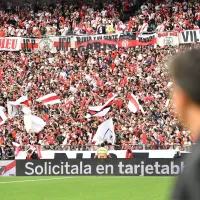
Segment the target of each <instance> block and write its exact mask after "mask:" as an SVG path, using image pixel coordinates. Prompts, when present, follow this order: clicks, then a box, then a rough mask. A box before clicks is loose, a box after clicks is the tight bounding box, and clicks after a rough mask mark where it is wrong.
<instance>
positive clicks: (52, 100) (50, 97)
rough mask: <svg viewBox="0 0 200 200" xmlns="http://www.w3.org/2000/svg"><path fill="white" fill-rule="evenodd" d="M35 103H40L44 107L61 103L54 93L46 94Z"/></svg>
mask: <svg viewBox="0 0 200 200" xmlns="http://www.w3.org/2000/svg"><path fill="white" fill-rule="evenodd" d="M36 101H39V102H42V103H44V104H45V105H48V104H50V105H52V104H56V103H61V101H60V99H59V96H58V95H57V94H55V93H51V94H47V95H45V96H43V97H40V98H39V99H37V100H36Z"/></svg>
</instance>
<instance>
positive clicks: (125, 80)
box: [124, 76, 128, 85]
mask: <svg viewBox="0 0 200 200" xmlns="http://www.w3.org/2000/svg"><path fill="white" fill-rule="evenodd" d="M127 83H128V77H127V76H125V77H124V85H126V84H127Z"/></svg>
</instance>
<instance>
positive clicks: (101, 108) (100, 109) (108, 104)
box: [88, 95, 115, 112]
mask: <svg viewBox="0 0 200 200" xmlns="http://www.w3.org/2000/svg"><path fill="white" fill-rule="evenodd" d="M114 99H115V95H113V96H112V97H111V98H109V99H108V100H107V101H106V103H104V105H102V106H89V107H88V109H89V110H92V111H97V112H99V111H102V110H103V109H104V108H106V107H108V106H111V105H112V103H113V100H114Z"/></svg>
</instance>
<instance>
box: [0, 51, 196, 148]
mask: <svg viewBox="0 0 200 200" xmlns="http://www.w3.org/2000/svg"><path fill="white" fill-rule="evenodd" d="M185 49H186V47H166V48H159V47H158V48H157V49H153V48H151V47H149V48H142V49H141V48H138V49H134V48H133V49H126V50H125V49H119V50H115V51H113V50H111V49H107V50H106V51H103V50H101V51H85V52H84V57H85V59H84V60H81V59H80V58H79V56H78V54H77V52H76V51H72V52H65V53H57V54H51V53H43V54H24V53H23V52H21V53H14V52H1V55H0V66H1V68H2V73H1V79H0V83H1V88H0V106H4V107H5V108H6V103H7V101H8V100H9V101H13V100H16V99H18V98H19V97H21V96H23V95H24V94H27V95H28V98H29V99H30V101H31V109H32V111H33V114H35V115H37V116H38V117H41V118H43V119H44V120H45V121H46V122H47V125H46V126H45V128H44V129H43V130H42V131H41V132H40V133H38V134H34V133H31V134H28V133H26V131H25V128H24V122H23V117H22V116H20V117H18V118H14V119H9V120H8V121H6V123H5V124H4V125H2V126H1V127H0V145H5V146H10V145H11V146H12V142H13V141H14V142H17V143H19V144H20V145H21V146H22V147H23V148H25V149H26V148H28V146H29V145H31V144H33V143H38V141H40V143H41V145H42V149H70V150H77V149H83V150H86V149H92V147H93V145H94V143H93V142H92V138H93V136H94V134H95V133H96V130H97V128H98V125H100V124H101V123H102V122H103V121H104V120H106V119H108V118H110V117H112V118H113V121H114V126H115V133H116V146H115V147H113V148H115V149H123V145H124V144H125V143H127V142H128V143H129V144H130V145H131V146H132V147H133V149H142V148H143V143H142V142H143V140H142V136H143V133H146V134H147V144H146V149H173V148H175V147H176V146H180V147H181V148H182V149H184V148H187V147H190V146H191V144H192V142H193V139H194V138H193V137H192V134H191V133H190V132H189V131H186V130H185V129H184V127H182V126H181V124H180V123H179V121H178V120H177V116H176V114H175V113H174V111H173V106H172V105H173V104H171V103H169V105H166V103H167V100H168V99H169V98H170V90H171V89H172V84H171V80H170V77H169V75H168V70H167V64H166V61H168V60H169V59H170V57H171V56H173V55H174V54H175V53H177V52H181V51H184V50H185ZM25 59H26V60H28V62H27V63H26V64H25V63H24V62H23V60H25ZM19 60H22V62H19ZM124 77H126V83H124V82H123V81H124V80H125V78H124ZM123 83H124V84H123ZM52 92H55V93H57V94H58V95H59V96H60V98H61V101H62V103H61V104H55V105H50V106H45V105H43V104H41V103H38V102H37V101H36V99H37V98H38V97H40V96H43V95H46V94H49V93H52ZM109 93H114V94H116V95H117V100H118V102H120V103H116V104H112V109H111V111H110V112H109V113H108V114H107V115H106V116H105V117H94V118H91V119H86V117H85V116H86V114H87V112H88V106H95V105H101V104H103V103H104V102H105V101H106V100H107V99H108V96H109ZM129 93H133V94H134V95H136V96H137V98H138V99H139V102H140V104H141V106H142V107H143V109H144V113H142V112H141V111H139V112H138V113H136V114H134V113H132V112H130V110H129V109H128V107H127V105H128V100H127V95H128V94H129ZM70 99H71V100H72V103H69V100H70Z"/></svg>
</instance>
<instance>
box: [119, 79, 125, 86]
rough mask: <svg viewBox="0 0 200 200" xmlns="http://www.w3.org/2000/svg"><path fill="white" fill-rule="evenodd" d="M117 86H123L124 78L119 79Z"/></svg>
mask: <svg viewBox="0 0 200 200" xmlns="http://www.w3.org/2000/svg"><path fill="white" fill-rule="evenodd" d="M119 86H120V87H123V86H124V80H123V79H121V80H120V82H119Z"/></svg>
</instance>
